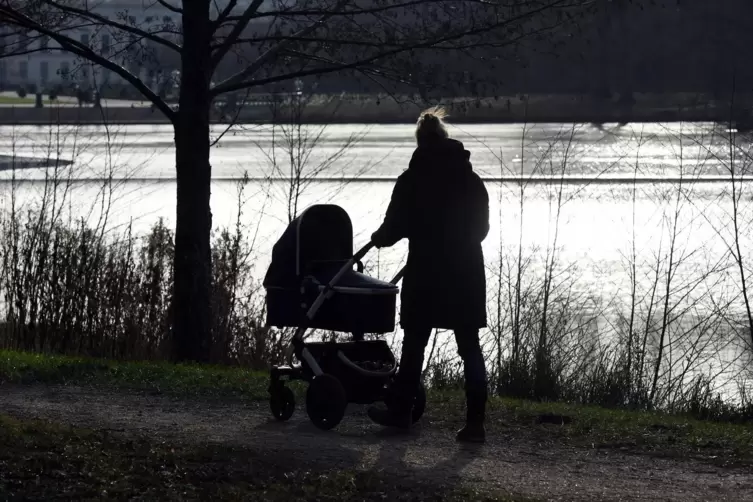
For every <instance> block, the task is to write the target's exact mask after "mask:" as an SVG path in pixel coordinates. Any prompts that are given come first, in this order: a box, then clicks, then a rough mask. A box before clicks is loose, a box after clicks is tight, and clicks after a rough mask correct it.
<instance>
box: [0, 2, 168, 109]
mask: <svg viewBox="0 0 753 502" xmlns="http://www.w3.org/2000/svg"><path fill="white" fill-rule="evenodd" d="M0 15H3V16H4V17H5V22H6V23H8V24H11V25H15V26H18V27H20V28H25V29H29V30H33V31H36V32H38V33H41V34H42V35H47V36H49V37H50V38H51V39H52V40H55V41H56V42H57V43H58V44H60V47H61V48H62V49H64V50H66V51H68V52H70V53H72V54H76V55H77V56H80V57H82V58H84V59H86V60H87V61H90V62H92V63H94V64H97V65H99V66H101V67H103V68H106V69H108V70H110V71H113V72H115V73H117V74H118V75H120V76H121V77H122V78H123V79H124V80H126V81H127V82H128V83H129V84H131V85H132V86H133V87H134V88H136V90H138V91H139V92H140V93H141V94H143V95H144V97H146V98H147V99H148V100H149V101H151V102H152V103H153V104H154V106H156V107H157V108H159V110H160V111H161V112H162V113H164V114H165V116H166V117H167V118H168V119H169V120H170V121H174V120H175V117H176V113H175V112H174V111H173V110H172V109H171V108H170V107H169V106H168V105H167V103H165V102H164V101H163V100H162V99H161V98H160V97H159V96H157V94H155V93H154V92H153V91H152V90H151V89H149V87H148V86H147V85H146V84H144V82H142V81H141V80H140V79H139V78H138V77H137V76H135V75H134V74H133V73H131V72H129V71H128V70H126V69H125V68H123V67H122V66H120V65H119V64H116V63H114V62H112V61H111V60H109V59H107V58H106V57H104V56H101V55H100V54H97V53H96V52H94V51H93V50H92V49H91V48H90V47H88V46H87V45H84V44H82V43H81V42H78V41H76V40H74V39H72V38H70V37H68V36H65V35H62V34H61V33H59V32H58V31H55V29H54V28H47V27H45V26H42V25H41V24H39V23H38V22H36V21H34V20H33V19H31V18H29V17H28V16H27V15H25V14H22V13H20V12H18V10H17V9H13V8H9V7H3V6H0Z"/></svg>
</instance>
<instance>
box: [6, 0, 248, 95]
mask: <svg viewBox="0 0 753 502" xmlns="http://www.w3.org/2000/svg"><path fill="white" fill-rule="evenodd" d="M167 1H168V2H171V1H174V0H167ZM250 1H251V0H239V1H238V2H237V5H236V6H235V8H234V13H238V12H240V11H242V10H243V9H245V8H246V7H247V6H248V4H249V2H250ZM227 3H228V0H217V1H215V2H213V6H216V7H215V8H217V9H223V8H224V7H225V6H226V5H227ZM92 5H93V6H92V7H91V8H90V10H89V12H91V13H93V14H95V15H97V16H102V17H104V18H106V19H109V20H112V21H116V22H118V23H121V24H124V25H128V26H133V27H137V28H139V29H142V30H143V29H148V30H149V31H150V32H155V33H156V34H158V35H159V36H160V37H165V38H173V39H174V40H175V41H176V42H180V39H181V38H182V31H183V28H182V23H181V17H180V14H178V13H176V12H174V11H172V10H170V9H168V8H167V7H165V6H164V5H163V4H162V3H160V2H157V1H156V0H99V1H98V2H93V3H92ZM12 30H13V28H12V27H8V26H2V25H0V88H4V89H17V88H19V87H27V88H29V87H36V88H38V89H45V90H46V89H50V88H53V87H55V86H66V87H69V86H79V87H81V88H90V89H91V88H105V87H108V86H113V87H117V86H122V85H123V84H126V82H125V81H124V79H123V78H122V77H121V76H120V75H118V74H117V73H114V72H112V71H110V70H108V69H106V68H102V67H100V66H98V65H95V64H92V63H90V62H88V61H85V60H83V59H82V58H80V57H78V56H76V55H75V54H72V53H70V52H67V51H64V50H61V48H60V45H59V44H58V43H56V42H55V41H54V40H53V39H50V38H49V37H46V36H40V35H39V34H38V33H30V34H26V35H14V32H13V31H12ZM60 32H61V33H63V34H65V35H66V36H68V37H71V38H73V39H74V40H76V41H79V42H81V43H82V44H84V45H86V46H88V47H90V48H91V49H92V50H93V51H95V52H96V53H98V54H100V55H102V56H105V57H107V58H109V59H110V60H112V61H113V62H115V63H118V64H119V65H121V66H123V67H124V68H126V69H127V70H128V71H129V72H131V73H133V74H134V75H136V76H138V77H139V78H140V79H141V80H142V81H144V82H146V83H147V85H149V86H150V87H151V88H152V89H153V90H155V91H158V90H159V89H160V87H163V86H164V85H165V84H169V83H170V79H171V76H174V75H175V73H176V70H178V68H179V65H180V61H179V58H178V56H177V55H176V54H174V53H173V52H172V51H170V50H169V49H167V48H165V47H163V46H160V45H159V44H155V43H153V42H150V41H148V40H143V39H140V37H138V35H135V34H131V33H127V32H126V31H124V30H118V29H113V28H108V27H103V26H98V25H97V24H96V21H91V22H89V21H87V22H82V19H80V18H79V19H72V20H69V21H67V22H66V23H65V25H64V27H63V28H62V29H60ZM3 35H5V36H3Z"/></svg>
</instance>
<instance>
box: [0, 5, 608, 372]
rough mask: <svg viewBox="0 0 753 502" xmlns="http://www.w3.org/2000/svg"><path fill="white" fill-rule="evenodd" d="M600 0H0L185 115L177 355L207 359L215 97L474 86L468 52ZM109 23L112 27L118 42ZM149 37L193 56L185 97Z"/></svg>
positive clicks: (2, 11) (188, 59)
mask: <svg viewBox="0 0 753 502" xmlns="http://www.w3.org/2000/svg"><path fill="white" fill-rule="evenodd" d="M594 4H595V2H591V1H586V0H504V1H499V2H487V1H480V0H371V1H363V2H349V1H345V0H301V1H297V2H290V1H285V0H269V1H267V2H265V1H264V0H224V1H219V0H190V1H187V0H185V1H182V2H179V1H178V0H143V10H144V11H149V10H153V11H154V12H168V13H169V14H170V16H164V17H162V19H163V20H164V19H165V18H166V17H167V18H174V19H177V20H178V21H177V22H175V21H169V22H167V21H165V22H156V23H155V22H152V23H151V24H150V23H140V22H138V21H137V20H135V19H134V18H133V17H131V16H130V15H129V13H128V12H123V14H122V15H118V16H116V17H115V18H112V17H107V16H105V15H103V14H100V13H99V11H98V10H97V9H96V7H93V5H94V2H91V3H89V2H77V1H73V0H0V19H2V22H3V24H5V25H8V26H10V27H12V28H15V29H18V30H21V31H22V32H24V33H28V34H29V35H30V36H35V37H40V36H41V37H49V38H50V39H51V40H52V41H54V42H55V43H56V44H57V47H58V49H59V50H65V51H68V52H70V53H73V54H75V55H76V56H78V57H80V58H82V60H85V61H87V62H89V63H91V64H94V65H97V66H98V67H100V68H102V69H103V70H107V71H110V72H112V73H113V74H116V75H118V76H119V77H120V78H121V79H123V80H125V81H126V82H127V83H128V84H130V85H131V86H133V87H134V88H135V89H136V90H137V91H139V92H140V93H141V94H143V95H144V96H145V98H146V99H147V100H149V101H151V102H152V103H153V104H154V106H155V107H156V108H157V109H158V110H159V111H160V112H162V113H163V114H164V115H165V117H167V118H168V119H169V121H170V122H171V123H172V125H173V126H174V129H175V146H176V159H175V161H176V175H177V208H176V213H177V214H176V229H175V260H174V267H175V269H174V273H175V284H174V316H175V317H174V333H175V336H176V337H177V338H176V340H175V344H174V346H175V347H176V353H175V357H176V359H178V360H196V361H205V360H206V359H207V357H208V349H207V344H208V341H209V340H210V338H211V334H210V329H211V328H210V326H211V322H210V312H211V310H210V305H209V292H210V286H211V252H210V230H211V226H212V215H211V211H210V205H209V200H210V180H211V164H210V148H211V141H210V118H211V106H212V103H213V101H214V100H215V99H216V98H218V97H219V96H221V95H222V94H225V93H229V92H236V91H243V90H247V89H251V90H254V89H257V90H258V89H263V88H265V87H268V86H271V85H276V84H284V83H286V82H291V81H294V80H295V79H299V78H301V79H306V78H308V79H311V78H317V77H323V76H327V75H332V74H340V75H344V74H349V75H351V76H358V77H359V78H362V79H365V80H367V81H369V82H371V83H372V84H373V85H377V86H379V87H382V88H385V89H390V90H392V91H393V92H398V91H399V92H404V91H405V90H408V89H416V88H418V89H420V90H426V89H429V88H431V89H435V88H438V87H444V88H445V89H446V88H447V87H448V86H451V85H454V84H455V83H459V84H457V85H463V82H464V79H462V78H458V77H457V75H459V74H461V73H462V72H463V71H464V70H467V69H468V68H469V67H468V66H467V65H466V64H465V63H463V61H472V60H473V58H474V57H481V56H484V57H486V59H485V60H484V61H483V62H482V63H481V64H479V63H478V61H477V62H476V65H475V67H476V68H483V69H485V74H486V75H488V76H489V77H492V76H493V74H494V72H493V71H489V69H490V68H491V67H493V65H494V61H495V59H499V58H501V57H503V56H504V55H505V54H506V53H505V50H506V49H507V48H514V47H515V46H516V44H518V43H519V42H520V41H521V40H523V39H525V38H526V37H529V36H541V35H542V34H544V33H547V32H551V31H552V30H554V29H555V28H557V27H559V26H561V25H562V24H563V23H569V22H570V21H571V20H572V19H574V18H575V17H576V15H577V14H580V13H582V12H583V9H588V8H590V7H591V6H593V5H594ZM81 27H87V28H88V29H89V30H90V32H92V33H93V34H94V35H93V36H91V37H89V38H88V40H86V41H84V40H82V39H81V38H78V37H77V36H76V33H77V31H76V30H77V29H80V28H81ZM105 34H109V36H110V37H111V38H108V41H109V43H108V44H104V36H105ZM183 34H186V36H183ZM150 47H151V48H154V47H158V48H159V50H160V51H165V52H167V53H169V54H172V55H173V56H174V57H175V58H176V59H177V60H179V61H180V82H179V103H178V107H177V109H174V108H172V107H170V106H169V105H168V104H167V103H166V102H165V100H164V99H163V98H162V97H160V95H159V94H158V93H157V92H155V91H154V90H152V89H151V88H150V87H149V85H148V82H147V81H146V80H145V79H144V78H141V77H140V76H139V72H138V61H139V60H143V58H144V57H146V56H145V54H148V53H149V50H148V49H149V48H150ZM464 58H466V59H464ZM232 59H236V63H237V64H236V65H235V68H236V69H235V72H234V73H233V72H232V71H229V72H228V73H229V74H228V75H227V76H225V75H224V73H225V72H223V74H219V75H218V73H217V69H218V68H219V67H220V66H221V65H224V64H225V63H227V62H228V60H232ZM128 61H130V63H129V62H128ZM134 61H136V64H135V66H134V63H133V62H134ZM450 62H454V63H455V64H450ZM440 68H441V69H442V70H441V71H440V70H439V69H440ZM454 74H457V75H454ZM217 77H219V81H217V82H216V83H215V82H214V79H215V78H217ZM472 80H473V82H472V83H473V84H474V85H473V92H475V93H477V94H478V93H489V91H488V90H486V91H484V90H482V88H481V87H480V84H483V83H484V82H483V81H482V79H481V78H480V77H479V78H478V79H472ZM495 80H496V79H495ZM439 84H442V85H439ZM464 92H466V93H468V92H470V91H468V90H467V89H465V90H464Z"/></svg>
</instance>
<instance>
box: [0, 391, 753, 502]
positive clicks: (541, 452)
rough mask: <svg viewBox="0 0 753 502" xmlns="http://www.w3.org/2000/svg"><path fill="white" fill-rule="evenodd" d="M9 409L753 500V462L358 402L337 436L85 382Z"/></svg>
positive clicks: (139, 428) (397, 461)
mask: <svg viewBox="0 0 753 502" xmlns="http://www.w3.org/2000/svg"><path fill="white" fill-rule="evenodd" d="M0 412H2V413H7V414H9V415H12V416H15V417H18V418H42V419H48V420H52V421H55V422H59V423H65V424H70V425H74V426H82V427H90V428H96V429H109V430H112V431H117V432H118V433H120V434H131V435H133V434H136V435H139V436H148V437H151V438H154V439H155V440H158V439H159V440H169V441H182V442H188V443H192V442H197V443H201V442H207V441H208V442H217V443H224V444H233V445H234V446H244V447H247V448H248V449H250V450H254V451H256V452H258V453H260V454H262V455H269V457H270V458H271V459H273V458H278V459H279V458H285V457H287V458H295V459H298V460H300V461H302V462H304V463H309V464H312V465H314V466H318V467H325V468H344V469H363V470H370V471H374V472H380V473H382V474H384V475H389V476H401V477H402V476H410V477H420V478H423V479H424V480H426V481H429V482H437V483H443V484H473V485H477V486H479V487H480V488H485V489H500V490H503V491H505V492H509V493H514V494H520V495H526V496H532V497H537V498H542V499H544V500H589V501H590V500H599V501H601V500H605V501H606V500H678V501H679V500H682V501H691V500H692V501H696V500H699V501H700V500H708V501H719V500H730V501H732V500H734V501H745V500H750V501H753V473H751V472H749V470H750V469H749V468H723V467H717V466H714V465H710V464H706V463H702V462H698V461H694V460H683V459H671V458H659V457H653V456H648V455H635V454H628V453H625V452H620V451H619V450H597V449H582V448H573V447H568V446H565V445H563V444H562V443H561V442H560V441H557V440H555V439H553V438H552V437H550V436H551V435H548V434H547V433H546V430H545V429H544V428H543V427H542V428H536V427H510V428H507V429H504V430H501V431H492V433H491V434H490V438H489V440H488V442H487V444H486V445H484V446H482V447H465V446H460V445H458V444H456V443H455V442H454V440H453V435H452V431H451V430H449V429H447V426H446V423H445V425H443V427H442V428H439V427H438V426H437V425H436V424H432V419H431V414H430V413H429V414H428V415H427V417H425V419H424V420H423V422H422V424H421V426H420V427H419V429H418V430H416V431H414V432H412V433H411V434H410V435H408V436H406V435H396V434H392V433H388V432H386V431H383V430H382V429H380V428H379V427H377V426H375V425H373V424H371V422H370V421H369V420H368V418H367V417H366V415H365V410H364V409H363V407H353V408H352V409H351V410H349V413H348V416H346V418H345V419H344V421H343V422H342V423H341V424H340V426H339V427H338V428H337V429H335V430H334V431H330V432H321V431H319V430H317V429H315V428H314V427H313V425H311V424H310V423H309V421H308V419H307V417H306V415H305V412H304V411H303V410H301V409H300V408H299V409H298V410H296V414H295V415H294V416H293V418H292V419H291V421H290V422H287V423H284V424H280V423H276V422H273V421H271V419H270V415H269V412H268V409H267V406H266V403H259V402H242V401H240V400H224V401H221V400H208V399H199V398H196V399H183V398H173V397H166V396H161V395H148V394H139V393H127V392H116V391H103V390H96V389H88V388H79V387H47V386H41V385H34V386H19V385H0Z"/></svg>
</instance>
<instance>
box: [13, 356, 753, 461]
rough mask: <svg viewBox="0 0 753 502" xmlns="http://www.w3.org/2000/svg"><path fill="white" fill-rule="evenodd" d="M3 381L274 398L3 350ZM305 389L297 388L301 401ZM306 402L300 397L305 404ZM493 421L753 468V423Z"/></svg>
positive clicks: (181, 372)
mask: <svg viewBox="0 0 753 502" xmlns="http://www.w3.org/2000/svg"><path fill="white" fill-rule="evenodd" d="M0 382H10V383H47V384H75V385H82V384H84V385H107V386H112V387H116V388H121V389H134V390H146V391H151V392H159V393H165V394H172V395H179V396H181V395H182V396H186V397H190V396H217V397H240V398H243V399H250V400H267V399H268V397H269V395H268V394H267V385H268V382H269V375H268V374H267V373H265V372H255V371H249V370H246V369H244V368H239V367H224V366H204V365H187V364H186V365H183V364H171V363H165V362H117V361H107V360H101V359H87V358H80V357H67V356H52V355H41V354H31V353H21V352H13V351H0ZM303 388H304V387H303V386H295V390H296V393H297V394H298V395H299V396H300V395H301V390H302V389H303ZM429 401H430V403H429V407H428V410H427V414H428V415H429V420H430V421H431V423H432V424H433V426H437V427H442V428H447V430H453V429H454V428H456V427H457V426H458V425H459V424H460V422H461V421H462V419H463V416H464V398H463V395H462V393H461V392H458V391H452V390H448V391H434V392H430V393H429ZM302 403H303V400H301V399H298V406H299V407H300V406H302ZM488 423H489V428H490V434H509V433H511V432H510V431H517V432H512V433H520V434H533V435H535V437H536V438H537V439H541V440H544V441H546V440H550V441H560V442H567V443H569V444H572V445H574V446H578V447H583V448H592V449H597V448H601V449H605V448H607V449H618V450H627V451H631V452H639V453H650V454H656V455H673V456H682V457H687V456H693V457H697V458H702V459H704V460H707V461H712V462H715V463H729V464H733V463H746V464H747V463H753V424H730V423H724V422H713V421H703V420H696V419H693V418H690V417H687V416H681V415H669V414H663V413H654V412H645V411H629V410H622V409H606V408H599V407H593V406H582V405H573V404H565V403H543V402H531V401H524V400H518V399H507V398H493V399H491V401H490V403H489V418H488ZM509 426H513V427H512V428H510V427H509Z"/></svg>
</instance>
